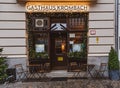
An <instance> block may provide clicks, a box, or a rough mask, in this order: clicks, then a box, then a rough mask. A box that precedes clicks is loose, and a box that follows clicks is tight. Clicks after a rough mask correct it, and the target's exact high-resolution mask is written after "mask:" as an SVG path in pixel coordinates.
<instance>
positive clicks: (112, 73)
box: [109, 70, 120, 81]
mask: <svg viewBox="0 0 120 88" xmlns="http://www.w3.org/2000/svg"><path fill="white" fill-rule="evenodd" d="M109 77H110V79H111V80H116V81H117V80H119V79H120V73H119V70H110V71H109Z"/></svg>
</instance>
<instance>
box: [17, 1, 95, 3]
mask: <svg viewBox="0 0 120 88" xmlns="http://www.w3.org/2000/svg"><path fill="white" fill-rule="evenodd" d="M96 1H97V0H17V2H18V3H26V2H96Z"/></svg>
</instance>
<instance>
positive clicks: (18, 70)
mask: <svg viewBox="0 0 120 88" xmlns="http://www.w3.org/2000/svg"><path fill="white" fill-rule="evenodd" d="M15 69H16V72H17V73H22V72H24V69H23V67H22V64H16V65H15Z"/></svg>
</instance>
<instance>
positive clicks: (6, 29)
mask: <svg viewBox="0 0 120 88" xmlns="http://www.w3.org/2000/svg"><path fill="white" fill-rule="evenodd" d="M16 1H17V0H0V47H2V48H3V50H4V52H3V54H4V55H5V56H7V57H11V56H12V57H14V56H15V57H18V58H19V57H21V56H22V57H23V56H24V57H26V21H25V20H26V18H25V7H24V5H20V4H18V3H17V2H16Z"/></svg>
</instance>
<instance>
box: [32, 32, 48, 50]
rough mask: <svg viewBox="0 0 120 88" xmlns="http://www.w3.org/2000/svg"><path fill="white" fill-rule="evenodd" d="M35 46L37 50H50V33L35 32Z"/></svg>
mask: <svg viewBox="0 0 120 88" xmlns="http://www.w3.org/2000/svg"><path fill="white" fill-rule="evenodd" d="M34 47H35V51H36V52H48V34H47V33H39V34H35V45H34Z"/></svg>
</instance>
